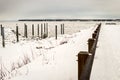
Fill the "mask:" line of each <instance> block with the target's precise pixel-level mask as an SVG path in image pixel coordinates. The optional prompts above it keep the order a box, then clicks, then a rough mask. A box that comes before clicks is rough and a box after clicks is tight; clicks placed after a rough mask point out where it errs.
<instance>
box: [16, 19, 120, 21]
mask: <svg viewBox="0 0 120 80" xmlns="http://www.w3.org/2000/svg"><path fill="white" fill-rule="evenodd" d="M18 21H120V19H20V20H18Z"/></svg>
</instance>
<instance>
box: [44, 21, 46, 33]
mask: <svg viewBox="0 0 120 80" xmlns="http://www.w3.org/2000/svg"><path fill="white" fill-rule="evenodd" d="M45 28H46V25H45V23H44V35H45V33H46V30H45Z"/></svg>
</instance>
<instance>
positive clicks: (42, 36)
mask: <svg viewBox="0 0 120 80" xmlns="http://www.w3.org/2000/svg"><path fill="white" fill-rule="evenodd" d="M42 38H43V24H41V39H42Z"/></svg>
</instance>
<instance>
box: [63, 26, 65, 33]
mask: <svg viewBox="0 0 120 80" xmlns="http://www.w3.org/2000/svg"><path fill="white" fill-rule="evenodd" d="M64 31H65V30H64V24H63V34H64Z"/></svg>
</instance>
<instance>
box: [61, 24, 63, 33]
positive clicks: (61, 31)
mask: <svg viewBox="0 0 120 80" xmlns="http://www.w3.org/2000/svg"><path fill="white" fill-rule="evenodd" d="M61 34H63V27H62V24H61Z"/></svg>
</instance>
